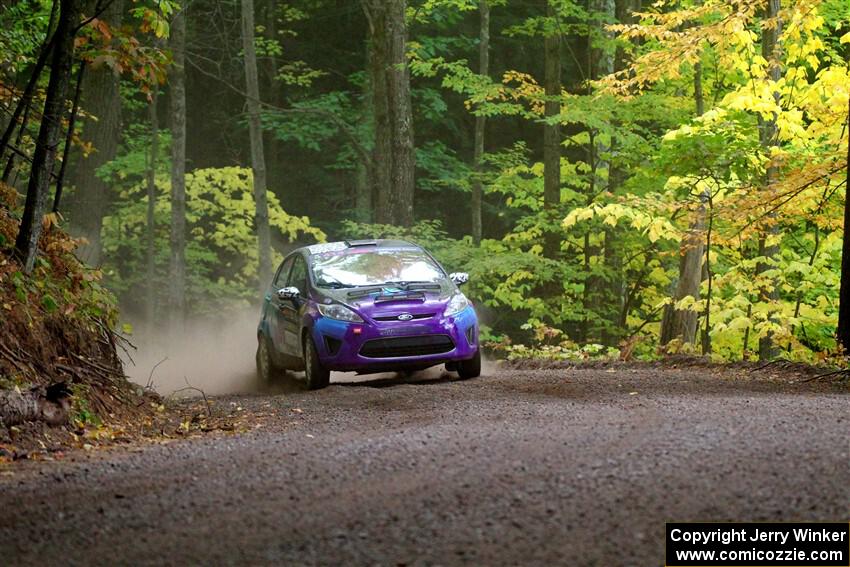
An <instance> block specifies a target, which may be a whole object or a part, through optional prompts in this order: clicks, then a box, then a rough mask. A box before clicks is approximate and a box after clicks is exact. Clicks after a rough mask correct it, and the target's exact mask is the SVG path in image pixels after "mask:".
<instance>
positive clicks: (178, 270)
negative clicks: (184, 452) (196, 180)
mask: <svg viewBox="0 0 850 567" xmlns="http://www.w3.org/2000/svg"><path fill="white" fill-rule="evenodd" d="M171 50H172V52H173V54H174V63H173V66H172V70H171V76H170V80H169V83H170V86H171V260H170V263H169V264H170V265H169V273H170V276H171V277H170V279H171V281H170V290H169V300H170V301H169V303H170V309H169V314H170V317H171V321H170V329H171V332H172V334H175V335H182V333H183V330H184V327H185V317H186V75H185V73H186V71H185V61H186V9H185V8H184V9H183V10H182V11H181V13H179V14H178V15H177V17H175V18H174V21H173V22H172V25H171Z"/></svg>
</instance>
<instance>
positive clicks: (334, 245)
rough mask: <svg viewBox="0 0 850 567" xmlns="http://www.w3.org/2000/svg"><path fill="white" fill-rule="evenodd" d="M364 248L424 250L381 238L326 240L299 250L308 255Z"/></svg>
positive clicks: (408, 243) (402, 242) (405, 242)
mask: <svg viewBox="0 0 850 567" xmlns="http://www.w3.org/2000/svg"><path fill="white" fill-rule="evenodd" d="M364 248H373V249H375V250H420V251H421V250H422V248H421V247H419V246H417V245H415V244H411V243H410V242H407V241H405V240H393V239H384V238H379V239H375V240H341V241H338V242H325V243H322V244H313V245H311V246H304V247H303V248H300V249H299V251H303V252H304V253H305V254H306V255H308V256H313V255H315V254H322V253H325V252H344V251H346V250H350V251H352V252H354V251H362V250H363V249H364Z"/></svg>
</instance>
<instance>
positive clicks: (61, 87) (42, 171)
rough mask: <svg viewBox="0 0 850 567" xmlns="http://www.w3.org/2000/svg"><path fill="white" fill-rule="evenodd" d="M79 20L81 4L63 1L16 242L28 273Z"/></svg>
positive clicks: (33, 258) (18, 252)
mask: <svg viewBox="0 0 850 567" xmlns="http://www.w3.org/2000/svg"><path fill="white" fill-rule="evenodd" d="M79 17H80V4H79V0H62V4H61V6H60V13H59V22H58V24H57V27H56V37H55V43H54V46H53V58H52V62H51V66H50V79H49V81H48V83H47V92H46V94H45V100H44V113H43V114H42V120H41V127H40V128H39V131H38V138H37V140H36V144H35V151H34V152H33V159H32V168H31V170H30V178H29V182H28V184H27V198H26V202H25V204H24V213H23V216H22V218H21V227H20V230H19V231H18V235H17V238H16V240H15V251H16V254H17V255H18V257H19V258H20V259H21V262H22V264H23V267H24V272H26V273H30V272H31V271H32V269H33V266H34V264H35V259H36V256H37V255H38V239H39V237H40V236H41V230H42V217H43V216H44V212H45V209H46V205H47V193H48V190H49V187H50V174H51V172H52V171H53V163H54V162H55V160H56V150H57V148H58V146H59V142H60V138H61V136H60V134H61V131H62V118H63V116H64V115H65V97H66V96H67V94H68V84H69V82H70V79H71V66H72V64H73V59H74V27H75V26H76V25H77V20H78V19H79Z"/></svg>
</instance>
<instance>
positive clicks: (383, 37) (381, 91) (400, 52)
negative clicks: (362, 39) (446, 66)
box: [362, 0, 415, 226]
mask: <svg viewBox="0 0 850 567" xmlns="http://www.w3.org/2000/svg"><path fill="white" fill-rule="evenodd" d="M406 4H407V2H406V1H405V0H362V5H363V9H364V11H365V13H366V17H367V20H368V22H369V40H370V41H369V50H370V51H369V61H370V80H371V85H372V103H373V112H374V116H375V120H374V122H375V145H374V154H373V163H374V167H373V169H374V182H375V190H374V193H373V196H374V203H375V222H378V223H387V224H396V225H401V226H410V225H412V224H413V197H414V165H415V160H414V154H413V110H412V104H411V100H410V73H409V70H408V67H407V62H406V54H405V46H406V43H407V26H406V25H405V21H404V15H405V8H406Z"/></svg>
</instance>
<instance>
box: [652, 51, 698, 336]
mask: <svg viewBox="0 0 850 567" xmlns="http://www.w3.org/2000/svg"><path fill="white" fill-rule="evenodd" d="M694 104H695V106H696V115H697V116H702V114H703V112H704V111H705V103H704V100H703V93H702V65H700V64H699V63H697V64H696V65H695V66H694ZM704 198H705V195H702V196H701V197H700V199H701V200H703V201H704ZM704 229H705V205H704V203H700V206H699V208H698V209H697V211H696V212H695V216H694V219H693V220H692V221H691V225H690V227H689V229H688V234H687V235H686V236H685V238H683V239H682V244H681V246H680V247H679V280H678V283H677V284H676V291H675V293H674V294H673V301H674V302H678V301H681V300H682V299H684V298H686V297H688V296H691V297H693V298H694V299H697V300H698V299H699V295H700V294H699V291H700V289H699V288H700V285H701V284H702V263H703V256H704V255H705V237H704V235H703V231H704ZM697 319H698V315H697V312H696V311H694V310H693V309H676V308H675V307H674V306H673V305H665V306H664V315H663V317H662V319H661V339H660V343H661V346H666V345H667V344H668V343H669V342H670V341H673V340H676V339H678V340H679V341H680V342H681V343H682V344H696V338H697Z"/></svg>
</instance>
